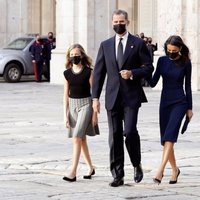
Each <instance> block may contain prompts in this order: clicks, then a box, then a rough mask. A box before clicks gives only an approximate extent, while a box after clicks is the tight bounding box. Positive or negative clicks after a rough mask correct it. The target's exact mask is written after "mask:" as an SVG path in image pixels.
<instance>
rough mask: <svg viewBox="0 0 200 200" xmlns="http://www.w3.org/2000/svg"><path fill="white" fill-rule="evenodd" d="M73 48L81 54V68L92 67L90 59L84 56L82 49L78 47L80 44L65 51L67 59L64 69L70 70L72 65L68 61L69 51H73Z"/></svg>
mask: <svg viewBox="0 0 200 200" xmlns="http://www.w3.org/2000/svg"><path fill="white" fill-rule="evenodd" d="M75 48H78V49H79V50H80V52H81V64H82V65H83V66H87V67H90V68H91V67H92V59H91V58H90V57H89V56H88V55H87V54H86V52H85V50H84V48H83V47H82V46H81V45H80V44H73V45H72V46H70V47H69V49H68V50H67V54H66V59H67V62H66V64H65V67H66V68H67V69H68V68H71V67H72V65H73V63H72V62H71V61H70V59H69V58H70V51H71V50H72V49H75Z"/></svg>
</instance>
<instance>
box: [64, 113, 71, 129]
mask: <svg viewBox="0 0 200 200" xmlns="http://www.w3.org/2000/svg"><path fill="white" fill-rule="evenodd" d="M65 125H66V128H70V125H69V113H67V116H66V124H65Z"/></svg>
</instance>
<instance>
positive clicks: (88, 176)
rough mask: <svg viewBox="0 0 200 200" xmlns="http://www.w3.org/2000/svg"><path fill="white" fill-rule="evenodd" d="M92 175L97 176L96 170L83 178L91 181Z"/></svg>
mask: <svg viewBox="0 0 200 200" xmlns="http://www.w3.org/2000/svg"><path fill="white" fill-rule="evenodd" d="M92 175H95V170H94V169H93V170H92V173H91V174H89V175H85V176H83V178H84V179H91V178H92Z"/></svg>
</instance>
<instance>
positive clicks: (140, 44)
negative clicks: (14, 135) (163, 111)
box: [92, 34, 153, 110]
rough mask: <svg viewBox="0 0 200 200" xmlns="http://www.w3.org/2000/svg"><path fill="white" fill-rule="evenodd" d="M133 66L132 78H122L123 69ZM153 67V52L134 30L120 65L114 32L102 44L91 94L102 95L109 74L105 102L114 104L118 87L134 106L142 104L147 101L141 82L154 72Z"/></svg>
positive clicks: (127, 102)
mask: <svg viewBox="0 0 200 200" xmlns="http://www.w3.org/2000/svg"><path fill="white" fill-rule="evenodd" d="M123 69H126V70H131V71H132V73H133V80H130V79H129V80H125V79H122V78H121V76H120V74H119V71H120V70H123ZM152 71H153V66H152V61H151V56H150V54H149V51H148V49H147V47H146V44H145V43H144V41H143V40H142V39H140V38H137V37H135V36H133V35H131V34H129V35H128V40H127V44H126V48H125V52H124V58H123V65H122V67H121V69H119V68H118V65H117V61H116V54H115V36H114V37H112V38H110V39H108V40H106V41H103V42H102V43H101V45H100V48H99V52H98V55H97V59H96V63H95V67H94V79H93V80H94V81H93V85H92V97H93V98H99V97H100V94H101V91H102V87H103V84H104V80H105V77H106V75H107V84H106V94H105V106H106V109H107V110H111V109H112V108H113V106H114V104H115V101H116V98H117V95H118V92H119V89H120V92H121V93H122V97H123V102H125V104H126V106H129V107H131V108H136V107H140V106H141V103H142V102H147V99H146V96H145V94H144V91H143V89H142V86H141V79H142V78H144V77H147V76H149V75H151V73H152Z"/></svg>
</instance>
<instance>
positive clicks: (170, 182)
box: [169, 168, 181, 184]
mask: <svg viewBox="0 0 200 200" xmlns="http://www.w3.org/2000/svg"><path fill="white" fill-rule="evenodd" d="M180 173H181V171H180V169H179V168H177V175H176V180H175V181H172V180H170V181H169V184H176V183H177V181H178V176H179V174H180Z"/></svg>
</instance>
